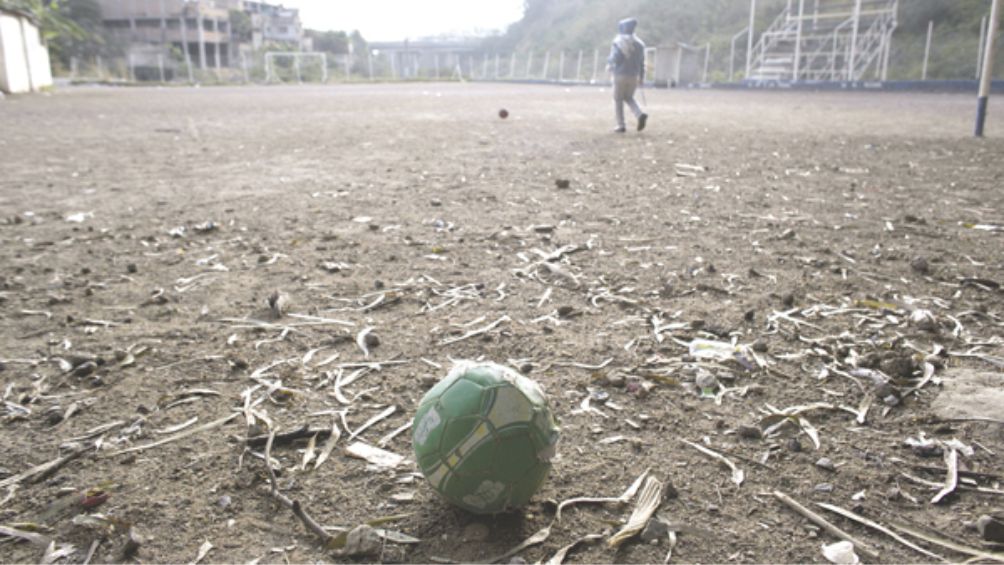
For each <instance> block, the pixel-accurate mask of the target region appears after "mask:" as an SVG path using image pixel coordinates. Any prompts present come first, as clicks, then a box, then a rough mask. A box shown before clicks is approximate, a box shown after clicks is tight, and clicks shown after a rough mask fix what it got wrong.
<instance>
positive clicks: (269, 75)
mask: <svg viewBox="0 0 1004 565" xmlns="http://www.w3.org/2000/svg"><path fill="white" fill-rule="evenodd" d="M294 80H295V81H296V82H298V83H300V82H317V81H318V80H319V81H320V82H328V56H327V55H326V54H325V53H317V52H312V51H311V52H300V51H273V52H269V53H266V54H265V81H266V82H268V83H272V82H289V81H294Z"/></svg>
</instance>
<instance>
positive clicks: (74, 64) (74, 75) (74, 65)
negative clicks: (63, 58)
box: [70, 57, 77, 80]
mask: <svg viewBox="0 0 1004 565" xmlns="http://www.w3.org/2000/svg"><path fill="white" fill-rule="evenodd" d="M76 79H77V58H76V57H70V80H76Z"/></svg>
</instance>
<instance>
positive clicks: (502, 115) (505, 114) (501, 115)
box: [499, 108, 509, 120]
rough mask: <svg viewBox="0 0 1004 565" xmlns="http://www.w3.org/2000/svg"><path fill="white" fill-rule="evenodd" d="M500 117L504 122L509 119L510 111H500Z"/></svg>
mask: <svg viewBox="0 0 1004 565" xmlns="http://www.w3.org/2000/svg"><path fill="white" fill-rule="evenodd" d="M499 117H500V118H502V119H503V120H504V119H506V118H508V117H509V110H506V109H505V108H502V109H501V110H499Z"/></svg>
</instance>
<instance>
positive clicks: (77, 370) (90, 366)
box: [73, 361, 98, 377]
mask: <svg viewBox="0 0 1004 565" xmlns="http://www.w3.org/2000/svg"><path fill="white" fill-rule="evenodd" d="M97 370H98V364H97V363H95V362H94V361H86V362H84V363H81V364H80V365H77V366H76V367H74V369H73V376H74V377H86V376H88V375H90V374H93V373H94V371H97Z"/></svg>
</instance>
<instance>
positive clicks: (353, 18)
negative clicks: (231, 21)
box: [277, 0, 523, 41]
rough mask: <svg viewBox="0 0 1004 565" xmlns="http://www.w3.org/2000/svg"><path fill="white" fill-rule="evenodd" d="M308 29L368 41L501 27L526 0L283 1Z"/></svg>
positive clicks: (515, 17)
mask: <svg viewBox="0 0 1004 565" xmlns="http://www.w3.org/2000/svg"><path fill="white" fill-rule="evenodd" d="M277 3H282V4H283V5H285V6H289V7H293V8H299V9H300V17H301V19H302V20H303V25H304V27H307V28H310V29H319V30H346V31H351V30H353V29H358V30H359V31H360V32H361V33H362V34H363V37H364V38H366V40H367V41H390V40H401V39H408V38H412V39H414V38H418V37H425V36H432V35H440V34H446V33H465V32H474V31H482V32H483V31H487V30H500V31H504V30H505V28H506V27H507V26H508V25H509V24H511V23H513V22H515V21H517V20H519V19H520V18H521V17H522V15H523V0H279V1H278V2H277Z"/></svg>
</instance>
